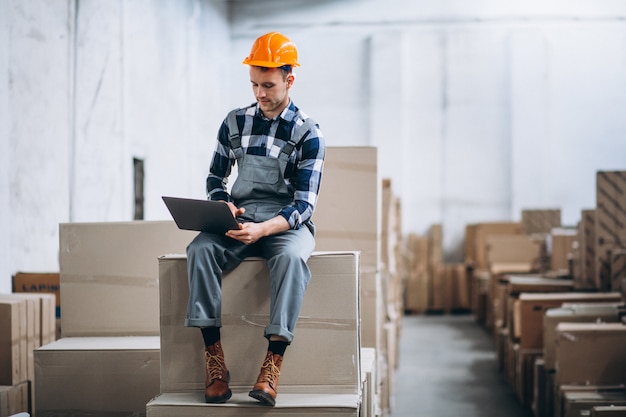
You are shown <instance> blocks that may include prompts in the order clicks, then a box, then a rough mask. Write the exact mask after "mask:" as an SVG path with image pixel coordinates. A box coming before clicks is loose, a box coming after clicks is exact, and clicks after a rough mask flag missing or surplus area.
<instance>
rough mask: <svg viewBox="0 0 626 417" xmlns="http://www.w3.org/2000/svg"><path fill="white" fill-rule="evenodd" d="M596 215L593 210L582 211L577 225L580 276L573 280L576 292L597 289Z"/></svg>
mask: <svg viewBox="0 0 626 417" xmlns="http://www.w3.org/2000/svg"><path fill="white" fill-rule="evenodd" d="M595 233H596V213H595V210H582V211H581V219H580V222H579V223H578V248H579V250H580V265H581V276H580V277H576V278H575V282H574V285H575V288H576V289H578V290H592V289H599V288H600V286H599V283H598V282H596V280H595V276H596V234H595Z"/></svg>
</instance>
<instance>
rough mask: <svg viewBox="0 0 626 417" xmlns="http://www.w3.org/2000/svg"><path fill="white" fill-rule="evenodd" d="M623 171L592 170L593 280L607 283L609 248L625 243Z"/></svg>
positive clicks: (603, 286)
mask: <svg viewBox="0 0 626 417" xmlns="http://www.w3.org/2000/svg"><path fill="white" fill-rule="evenodd" d="M624 208H626V171H598V172H597V174H596V226H595V235H596V236H595V237H596V273H595V277H596V279H595V280H596V282H597V283H598V284H599V288H600V289H601V290H604V291H607V290H610V286H611V275H610V272H611V271H610V269H611V256H610V255H611V250H613V249H615V248H625V247H626V210H625V209H624Z"/></svg>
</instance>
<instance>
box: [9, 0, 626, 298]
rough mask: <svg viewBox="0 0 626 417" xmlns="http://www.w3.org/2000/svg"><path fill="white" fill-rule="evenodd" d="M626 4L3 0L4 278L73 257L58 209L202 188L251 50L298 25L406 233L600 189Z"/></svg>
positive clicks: (305, 69) (615, 129)
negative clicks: (135, 188)
mask: <svg viewBox="0 0 626 417" xmlns="http://www.w3.org/2000/svg"><path fill="white" fill-rule="evenodd" d="M624 18H626V3H624V2H623V1H622V0H606V1H603V2H589V1H587V0H584V1H583V0H577V1H565V0H554V1H551V2H544V1H540V0H528V1H521V0H520V1H513V2H499V1H488V0H482V1H479V0H472V1H467V0H450V1H446V2H432V1H426V0H418V1H415V0H320V1H309V0H264V1H263V2H259V1H258V0H231V1H226V0H112V1H111V0H107V1H105V0H70V1H65V2H49V1H44V0H0V137H1V138H2V139H1V141H0V146H1V149H2V152H0V174H1V176H0V178H1V179H0V228H1V232H2V233H0V235H1V237H0V292H6V291H9V290H10V275H11V274H13V273H14V272H16V271H19V270H27V271H52V270H57V269H58V224H59V223H61V222H67V221H114V220H130V219H131V218H132V214H133V194H132V158H133V157H139V158H142V159H144V160H145V168H146V184H145V187H146V190H145V192H146V203H145V210H146V219H166V218H169V217H168V214H167V212H166V210H165V208H164V206H163V204H162V202H161V200H160V196H161V195H164V194H177V195H189V196H196V197H202V196H203V195H204V180H205V175H206V170H207V167H208V164H209V159H210V156H211V152H212V150H213V147H214V143H215V134H216V131H217V128H218V126H219V123H220V122H221V120H222V118H223V117H224V115H225V114H226V111H227V110H229V109H230V108H232V107H235V106H240V105H243V104H247V103H250V102H252V101H253V100H254V98H253V96H252V93H251V90H250V86H249V80H248V73H247V68H246V67H245V66H244V65H242V64H241V60H242V59H243V58H244V57H245V56H246V55H247V54H248V52H249V48H250V45H251V44H252V41H253V40H254V38H256V37H257V36H258V35H260V34H262V33H265V32H268V31H270V30H280V31H282V32H284V33H285V34H287V35H288V36H290V37H291V38H293V40H294V41H296V43H297V45H298V47H299V49H300V52H301V63H302V68H300V69H298V70H297V72H296V74H297V80H296V86H295V87H294V90H293V93H292V96H293V98H294V100H295V102H296V103H297V104H298V105H299V106H300V107H301V108H302V109H303V110H304V111H305V112H307V113H309V114H310V115H311V116H312V117H313V118H315V119H316V120H317V121H318V122H319V123H320V124H321V126H322V129H323V131H324V133H325V136H326V139H327V143H328V144H329V145H331V146H347V145H355V146H359V145H368V146H369V145H376V146H378V147H379V154H380V165H381V173H382V174H383V176H386V177H388V178H391V179H392V184H393V187H394V192H395V193H396V194H397V195H399V196H400V197H401V199H402V207H403V219H402V224H403V227H404V231H405V232H418V233H423V232H425V231H426V229H427V228H428V226H429V225H431V224H433V223H435V222H442V223H443V225H444V242H445V248H446V252H447V256H448V259H459V258H460V243H461V240H462V237H463V232H464V226H465V224H467V223H470V222H476V221H490V220H506V219H512V220H515V219H518V218H519V216H520V211H521V209H523V208H538V207H561V208H562V210H563V220H564V222H565V223H567V224H574V223H575V222H576V221H578V218H579V216H580V210H581V209H583V208H588V207H593V206H594V205H595V195H594V186H595V175H594V173H595V171H596V170H598V169H626V166H625V162H624V161H626V158H625V157H626V140H624V137H626V121H625V120H626V119H624V117H623V116H622V115H623V114H624V109H625V108H626V85H625V83H626V80H625V79H624V77H623V74H625V73H626V48H624V45H626V27H625V26H624V25H623V21H624Z"/></svg>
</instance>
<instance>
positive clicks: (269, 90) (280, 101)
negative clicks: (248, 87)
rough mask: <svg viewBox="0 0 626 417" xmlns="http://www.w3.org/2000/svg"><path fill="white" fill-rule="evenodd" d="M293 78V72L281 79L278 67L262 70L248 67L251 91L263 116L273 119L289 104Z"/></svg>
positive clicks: (280, 71) (281, 74)
mask: <svg viewBox="0 0 626 417" xmlns="http://www.w3.org/2000/svg"><path fill="white" fill-rule="evenodd" d="M293 80H294V76H293V74H289V75H288V76H287V78H286V79H283V72H282V70H280V69H279V68H270V69H268V70H262V69H261V68H259V67H253V66H251V67H250V82H251V83H252V91H253V92H254V96H255V97H256V100H257V102H258V103H259V107H260V108H261V111H262V112H263V115H264V116H265V117H267V118H268V119H273V118H274V117H276V116H278V115H279V114H280V112H282V111H283V109H284V108H285V107H286V106H287V104H289V89H290V88H291V86H292V85H293Z"/></svg>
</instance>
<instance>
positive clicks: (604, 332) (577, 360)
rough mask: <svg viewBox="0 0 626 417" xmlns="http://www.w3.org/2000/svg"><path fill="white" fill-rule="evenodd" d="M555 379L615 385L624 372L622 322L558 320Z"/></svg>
mask: <svg viewBox="0 0 626 417" xmlns="http://www.w3.org/2000/svg"><path fill="white" fill-rule="evenodd" d="M556 332H557V343H556V350H555V353H556V355H555V356H556V366H555V368H556V382H557V385H562V384H582V385H585V384H586V385H617V384H623V383H624V375H626V355H624V346H626V326H625V325H623V324H621V323H599V324H598V323H559V324H558V325H557V327H556Z"/></svg>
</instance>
